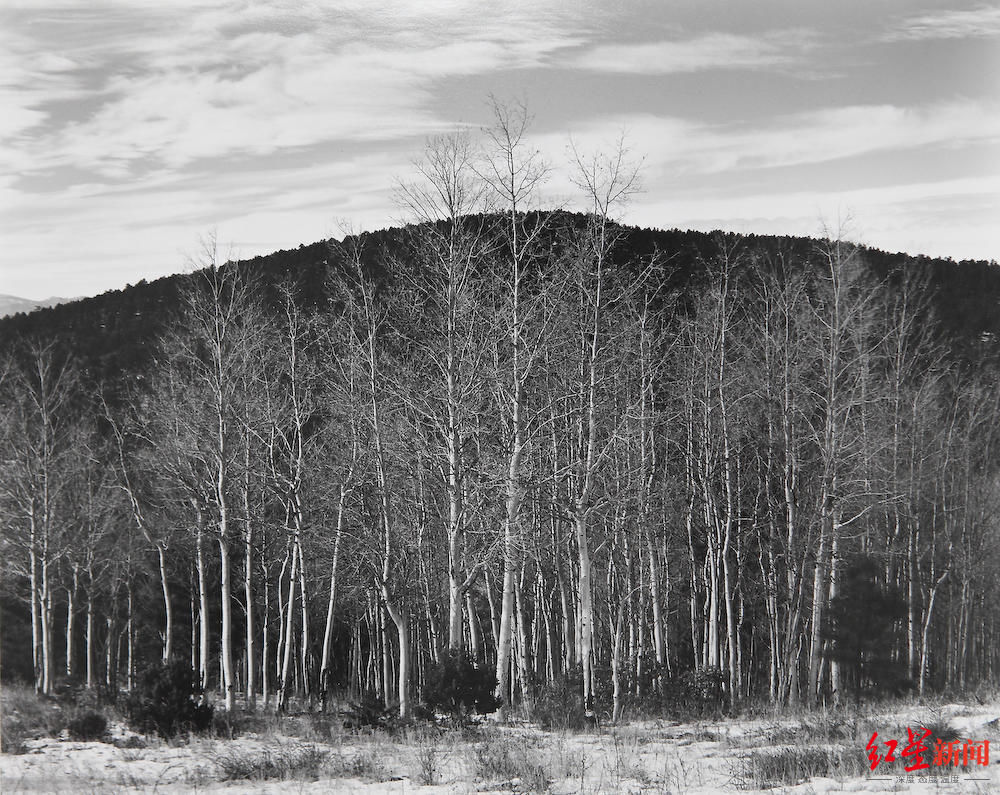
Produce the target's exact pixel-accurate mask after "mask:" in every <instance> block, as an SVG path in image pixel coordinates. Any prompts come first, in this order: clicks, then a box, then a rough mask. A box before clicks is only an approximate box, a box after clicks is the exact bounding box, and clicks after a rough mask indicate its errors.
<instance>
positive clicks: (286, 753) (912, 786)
mask: <svg viewBox="0 0 1000 795" xmlns="http://www.w3.org/2000/svg"><path fill="white" fill-rule="evenodd" d="M998 717H1000V704H994V705H988V706H968V705H962V704H949V705H945V706H940V707H935V708H929V707H918V706H915V707H902V708H900V709H898V710H892V711H887V712H884V713H879V712H865V713H864V714H861V713H854V714H852V713H850V712H849V711H846V712H838V713H824V712H816V713H803V714H801V715H799V716H798V717H783V716H781V715H777V714H776V715H775V716H773V717H770V716H768V717H758V718H755V719H739V720H723V721H713V722H708V721H704V722H694V723H676V722H671V721H666V720H664V721H641V722H634V723H631V724H629V725H627V726H621V727H616V728H603V729H600V730H595V731H592V732H588V733H579V734H577V733H552V732H545V731H542V730H540V729H538V728H536V727H533V726H530V725H519V726H504V727H499V726H494V725H488V726H486V727H483V728H481V729H479V730H477V731H474V732H471V731H466V732H459V731H437V730H433V729H426V728H425V729H407V730H403V731H402V732H399V733H396V734H393V735H386V734H382V733H375V734H364V733H362V734H356V733H351V732H347V731H344V730H341V729H340V728H339V725H337V724H334V726H335V728H333V729H332V730H331V729H329V724H327V728H325V729H322V730H321V731H319V732H313V733H312V734H311V735H308V739H303V737H302V736H301V735H302V732H298V734H299V735H300V736H295V734H293V733H291V732H288V731H285V730H284V728H283V726H282V725H278V724H274V725H272V727H271V728H268V729H266V730H262V731H259V732H257V733H248V734H245V735H243V736H241V737H238V738H237V739H235V740H222V739H210V738H201V737H194V738H189V739H185V740H182V741H175V742H165V741H162V740H159V739H154V738H144V739H141V738H139V737H137V736H135V735H132V734H131V733H129V732H127V731H126V730H125V729H124V728H123V727H122V726H120V725H118V724H115V725H114V727H113V732H112V737H111V738H110V739H111V740H112V741H113V742H73V741H70V740H67V739H54V738H43V739H36V740H28V741H27V742H26V744H25V745H26V748H27V753H24V754H16V755H11V754H4V755H2V756H0V792H2V793H13V792H93V793H113V792H152V791H155V792H191V791H198V792H205V791H212V792H216V791H225V792H232V793H236V792H261V793H263V792H277V793H284V792H295V793H298V792H316V793H319V792H358V793H381V792H386V793H390V792H413V791H420V792H425V793H467V792H511V791H527V790H532V789H534V790H541V791H549V792H553V793H582V792H587V793H596V792H607V793H619V792H620V793H641V792H648V793H654V792H656V793H661V792H683V793H696V794H698V793H719V792H727V791H728V792H735V791H750V792H761V791H770V792H786V793H803V794H804V793H820V792H830V791H838V792H915V793H919V792H935V793H940V792H994V791H996V792H1000V729H998V727H997V719H998ZM300 725H301V722H300ZM931 725H934V726H938V727H940V726H943V725H948V726H950V727H951V728H952V729H954V730H955V732H956V734H957V735H958V736H960V737H961V739H963V740H964V739H970V740H973V741H976V742H981V741H983V740H989V741H990V743H991V746H992V745H993V744H994V743H996V745H997V748H996V750H995V751H994V749H993V748H992V747H991V749H990V750H991V756H992V754H993V753H996V754H997V759H996V760H995V761H994V759H992V758H991V759H990V760H989V761H990V764H988V765H985V766H983V765H972V766H970V767H968V768H965V769H963V768H949V769H947V770H945V769H943V768H940V767H936V766H933V765H932V767H931V769H930V771H927V772H930V773H932V774H937V775H934V776H933V777H930V778H927V779H922V776H921V773H920V772H919V771H914V772H911V773H907V772H906V771H904V769H903V768H904V764H906V762H904V761H903V760H902V759H900V758H898V754H900V753H901V752H902V750H903V749H904V746H905V745H906V743H907V733H906V727H907V726H909V727H913V728H914V729H916V727H918V726H931ZM872 731H878V733H879V738H880V741H881V740H887V739H894V740H897V741H898V742H899V746H898V750H897V760H896V761H895V762H894V763H891V764H888V763H884V764H882V765H880V766H879V768H878V769H877V770H876V771H874V772H872V771H870V770H869V769H868V763H867V755H868V752H867V751H866V750H865V745H866V743H867V742H868V739H869V738H870V737H871V732H872ZM324 732H325V734H324ZM130 738H131V739H130ZM128 746H133V747H128ZM136 746H141V747H136ZM828 751H829V752H831V753H833V754H834V756H835V757H836V755H837V754H843V755H844V756H843V757H838V758H844V759H846V762H845V763H844V764H843V765H835V766H834V769H832V770H830V771H828V773H829V775H817V776H814V777H812V778H810V779H808V780H803V781H797V780H795V772H794V771H795V765H794V764H791V765H790V768H791V772H790V773H786V774H785V780H784V781H782V782H780V783H778V782H775V781H771V782H769V781H768V780H767V775H768V774H767V772H766V771H767V770H769V769H771V766H768V765H764V766H761V765H756V764H754V762H753V760H754V759H759V758H760V757H761V756H762V755H772V756H773V757H775V758H779V759H784V758H785V757H788V758H792V759H795V758H797V757H796V754H805V755H807V756H808V755H810V754H811V755H812V756H814V757H815V756H816V755H817V754H818V755H819V756H821V757H822V756H823V754H824V753H826V752H828ZM768 758H770V757H768ZM779 767H780V765H779ZM762 771H763V772H762ZM246 775H250V776H255V777H256V778H250V779H247V778H242V777H241V776H246ZM263 776H275V777H274V778H266V779H265V778H263ZM283 776H284V778H283ZM908 777H909V778H908ZM428 782H433V784H428ZM767 783H775V784H776V786H775V787H774V788H768V787H766V786H764V785H766V784H767Z"/></svg>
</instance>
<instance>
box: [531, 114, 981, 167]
mask: <svg viewBox="0 0 1000 795" xmlns="http://www.w3.org/2000/svg"><path fill="white" fill-rule="evenodd" d="M571 132H572V133H573V136H574V140H575V141H576V142H577V144H578V145H580V146H581V147H582V149H584V150H587V151H606V150H607V147H608V145H609V142H613V141H614V140H616V138H617V137H618V135H619V134H621V133H622V132H624V133H625V138H626V140H627V141H628V143H629V145H630V147H631V148H632V149H633V151H635V152H644V153H646V157H647V165H648V169H650V170H652V169H667V170H670V171H671V172H672V173H679V174H717V173H724V172H730V171H733V170H750V169H771V168H786V167H793V166H801V165H808V164H816V163H827V162H831V161H836V160H845V159H848V158H854V157H860V156H863V155H868V154H872V153H878V152H888V151H892V152H901V151H910V150H919V149H938V150H947V149H949V148H953V147H960V146H962V145H966V144H969V143H973V142H991V141H992V142H996V141H1000V106H998V105H996V104H995V103H988V102H986V101H973V100H961V101H952V102H941V103H933V104H929V105H924V106H918V107H898V106H895V105H849V106H843V107H831V108H822V109H818V110H813V111H806V112H801V113H793V114H787V115H783V116H775V117H771V118H766V119H759V120H754V121H734V122H726V123H717V124H708V123H704V122H697V121H693V120H690V119H684V118H679V117H664V116H654V115H650V114H633V115H631V116H629V117H626V118H622V117H615V118H597V119H592V120H590V121H588V122H587V123H585V124H584V125H581V127H580V128H579V129H577V130H573V131H571ZM539 146H540V147H541V148H543V149H544V150H545V151H547V152H548V153H549V156H550V157H552V158H554V159H557V158H558V157H559V156H560V153H561V151H562V150H563V149H564V148H565V141H564V140H563V139H562V138H561V136H558V135H550V136H543V137H541V138H539Z"/></svg>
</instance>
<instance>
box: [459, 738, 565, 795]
mask: <svg viewBox="0 0 1000 795" xmlns="http://www.w3.org/2000/svg"><path fill="white" fill-rule="evenodd" d="M474 754H475V756H474V759H473V762H474V767H475V771H476V776H477V778H478V779H479V780H481V781H488V782H494V783H503V784H510V783H512V782H514V781H516V782H517V783H518V789H519V790H520V791H522V792H546V791H547V790H548V788H549V783H550V782H549V778H548V775H547V771H546V768H545V766H544V765H543V764H541V762H540V761H539V760H538V758H537V755H536V754H535V753H534V751H533V749H532V748H531V747H530V746H529V745H528V743H527V741H525V740H523V739H516V738H513V737H508V736H506V735H504V734H500V733H491V734H487V735H486V736H485V738H484V739H483V741H482V742H480V743H477V744H476V745H475V746H474Z"/></svg>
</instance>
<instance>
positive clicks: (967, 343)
mask: <svg viewBox="0 0 1000 795" xmlns="http://www.w3.org/2000/svg"><path fill="white" fill-rule="evenodd" d="M560 219H561V221H563V223H562V226H563V227H567V226H574V225H579V224H580V223H582V221H583V217H582V216H579V215H571V214H563V215H561V216H560ZM557 226H558V224H550V227H551V228H552V229H553V230H555V229H556V228H557ZM621 231H622V233H623V236H622V238H621V240H620V241H619V243H618V245H617V247H616V250H615V259H616V260H617V261H619V262H620V263H634V262H641V261H648V260H649V258H650V257H651V256H652V255H653V254H654V253H658V254H659V256H660V258H661V260H662V261H663V262H664V263H665V264H666V267H665V268H664V273H665V274H667V276H666V278H669V279H670V280H671V282H672V283H673V286H674V287H677V288H680V290H681V291H682V292H683V291H684V288H685V286H688V287H690V286H692V285H693V284H697V283H698V282H699V281H700V280H701V278H702V277H703V276H704V275H705V272H706V268H707V267H709V265H708V263H711V262H713V260H714V259H715V258H717V256H718V254H719V248H720V243H721V242H722V241H725V245H726V246H733V247H735V249H736V250H737V251H738V252H740V255H741V257H742V260H741V261H742V262H743V263H744V264H746V263H749V262H759V261H760V260H761V259H764V260H770V261H773V259H774V258H775V257H776V256H777V255H778V254H779V253H781V254H783V255H784V259H785V260H786V261H788V262H791V263H792V264H793V266H796V267H808V263H809V262H810V259H811V258H814V256H815V254H816V252H817V251H819V250H820V249H821V248H822V246H823V241H820V240H817V239H813V238H800V237H776V236H771V235H734V234H731V233H721V232H712V233H706V232H696V231H690V230H689V231H681V230H677V229H674V230H669V231H664V230H659V229H641V228H637V227H623V228H622V230H621ZM410 232H412V229H387V230H381V231H378V232H374V233H369V234H366V235H365V237H366V241H365V251H366V256H367V257H368V258H372V259H378V258H380V257H382V258H386V259H392V258H403V259H405V258H406V256H407V250H408V248H409V245H410V240H411V238H412V237H413V236H412V235H411V234H410ZM553 234H554V232H553ZM861 255H862V256H861V258H860V259H861V261H862V262H863V263H864V265H865V266H866V267H868V268H870V269H871V272H872V274H873V275H874V276H875V277H876V278H877V279H879V280H882V279H889V281H890V283H891V282H893V281H898V279H899V278H900V276H901V274H903V273H910V274H917V275H918V276H919V277H922V278H923V279H926V289H927V290H928V291H929V293H930V294H931V295H932V299H931V303H932V306H933V308H934V314H935V315H936V317H937V320H938V322H939V323H940V327H941V330H942V333H943V336H944V338H945V339H946V340H947V342H948V344H949V345H950V347H951V348H952V350H953V352H954V353H955V354H956V355H958V356H961V357H963V358H966V357H967V358H968V359H970V360H972V361H974V362H977V363H981V360H982V357H983V356H984V355H987V349H984V348H983V343H984V342H985V343H989V342H992V341H993V340H994V339H1000V311H998V306H1000V266H998V265H997V263H996V262H986V261H982V260H980V261H975V260H963V261H960V262H955V261H953V260H950V259H938V258H932V257H926V256H916V257H914V256H910V255H907V254H903V253H895V254H893V253H888V252H884V251H880V250H878V249H872V248H862V250H861ZM341 265H342V263H338V256H337V254H336V247H334V248H333V249H332V248H331V244H330V241H319V242H316V243H312V244H309V245H305V244H303V245H300V246H299V247H298V248H296V249H289V250H282V251H276V252H274V253H272V254H267V255H264V256H259V257H254V258H252V259H247V260H241V261H240V262H239V267H240V268H241V270H243V271H245V272H246V273H247V274H249V275H252V276H253V277H254V278H255V280H257V281H258V283H259V284H260V285H261V286H262V287H263V288H264V290H263V292H264V294H265V295H266V296H269V297H270V298H271V299H273V298H274V297H275V294H276V289H275V288H276V287H277V285H279V284H281V283H283V282H284V283H292V284H294V285H295V286H296V292H297V295H298V298H299V301H300V303H301V305H302V306H303V308H306V309H309V308H315V307H318V306H321V305H323V304H324V303H325V302H326V301H327V299H328V297H329V292H330V289H329V288H330V285H331V283H335V282H336V278H335V275H336V273H337V268H338V267H340V266H341ZM373 267H377V266H375V265H373ZM190 278H191V277H190V274H175V275H172V276H165V277H163V278H160V279H156V280H155V281H152V282H147V281H145V280H142V281H140V282H138V283H137V284H134V285H129V286H127V287H125V288H124V289H121V290H111V291H108V292H106V293H103V294H101V295H98V296H95V297H93V298H84V299H80V300H77V301H73V302H70V303H66V304H60V305H58V306H54V307H47V308H41V309H37V310H35V311H33V312H30V313H27V314H26V313H19V314H16V315H11V316H8V317H5V318H0V347H9V346H11V345H12V344H13V343H14V342H15V340H17V339H18V338H22V339H40V340H50V339H57V338H58V339H61V340H63V341H64V342H65V344H66V345H67V346H68V347H69V350H70V351H72V353H73V354H74V355H75V356H76V357H78V359H79V361H80V362H81V363H82V364H83V366H84V369H85V370H86V371H87V372H88V373H89V374H90V375H91V377H93V378H94V379H96V380H98V381H106V380H108V379H114V378H115V377H116V375H117V374H119V373H121V372H123V371H124V372H128V373H139V372H142V371H143V370H144V369H145V368H146V367H147V366H148V362H149V357H150V355H151V354H150V352H151V350H152V346H151V343H152V342H153V341H155V340H156V339H157V338H158V337H159V336H160V335H161V333H162V332H163V330H164V328H165V325H166V324H167V323H168V322H169V321H170V320H171V319H172V318H173V317H175V316H176V314H177V312H178V311H179V309H180V294H181V290H182V289H183V286H184V285H185V284H186V283H188V282H189V280H190ZM987 347H989V346H987Z"/></svg>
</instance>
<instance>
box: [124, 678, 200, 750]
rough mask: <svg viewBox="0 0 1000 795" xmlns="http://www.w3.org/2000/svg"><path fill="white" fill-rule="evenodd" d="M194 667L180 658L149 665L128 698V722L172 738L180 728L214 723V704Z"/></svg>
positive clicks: (185, 729) (198, 730) (139, 728)
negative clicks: (204, 694)
mask: <svg viewBox="0 0 1000 795" xmlns="http://www.w3.org/2000/svg"><path fill="white" fill-rule="evenodd" d="M201 696H202V690H201V688H200V687H199V686H198V684H197V682H196V679H195V674H194V672H193V671H192V670H191V668H190V667H189V666H188V665H187V664H186V663H184V662H182V661H180V660H175V661H173V662H171V663H168V664H167V665H158V666H154V667H152V668H149V669H147V670H146V671H144V672H143V674H142V675H141V676H140V678H139V682H138V686H137V687H136V689H135V691H134V692H133V693H132V695H131V696H129V699H128V705H127V710H128V720H129V725H130V726H131V727H132V728H133V729H135V730H136V731H141V732H143V733H145V734H149V733H152V732H155V733H156V734H159V735H160V736H161V737H164V738H170V737H173V736H174V735H176V734H177V733H178V732H182V731H191V732H203V731H205V730H207V729H208V728H209V727H210V726H211V725H212V715H213V710H212V707H211V705H209V704H205V703H201V701H200V697H201Z"/></svg>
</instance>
